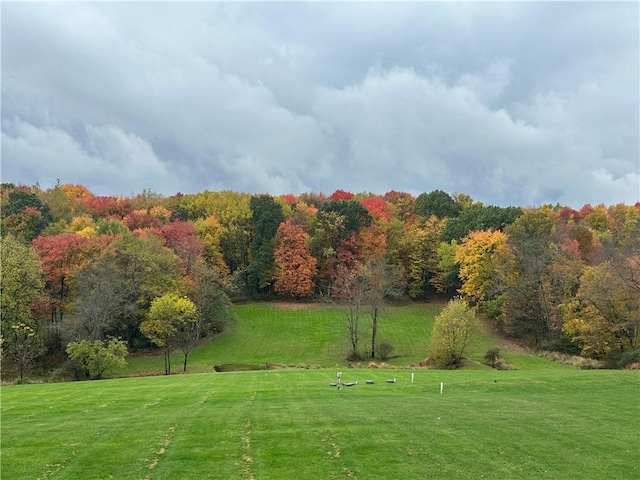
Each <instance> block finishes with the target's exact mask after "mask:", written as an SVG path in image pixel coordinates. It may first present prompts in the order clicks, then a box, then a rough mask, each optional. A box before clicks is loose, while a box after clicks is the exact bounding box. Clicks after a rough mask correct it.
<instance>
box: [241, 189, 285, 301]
mask: <svg viewBox="0 0 640 480" xmlns="http://www.w3.org/2000/svg"><path fill="white" fill-rule="evenodd" d="M249 205H250V208H251V218H252V222H253V241H252V243H251V249H250V253H251V262H250V263H249V266H248V267H247V282H248V287H249V291H250V292H251V293H252V294H254V295H257V294H258V293H261V292H265V291H266V290H268V288H269V287H270V285H271V282H272V280H273V273H274V264H273V250H274V237H275V235H276V232H277V231H278V227H279V225H280V224H281V223H282V222H283V220H284V214H283V212H282V205H280V204H279V203H278V202H276V201H275V200H274V199H273V197H271V196H269V195H259V196H256V197H251V201H250V203H249Z"/></svg>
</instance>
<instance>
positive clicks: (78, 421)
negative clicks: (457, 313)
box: [0, 304, 640, 480]
mask: <svg viewBox="0 0 640 480" xmlns="http://www.w3.org/2000/svg"><path fill="white" fill-rule="evenodd" d="M234 308H235V312H236V314H237V316H238V320H237V322H236V323H235V324H234V325H233V327H232V328H230V329H229V330H228V331H227V332H225V333H224V334H223V335H221V336H219V337H216V338H214V339H213V340H211V341H208V342H206V343H205V344H204V345H202V346H201V347H199V348H198V349H197V350H196V351H195V352H194V353H193V355H192V360H191V361H190V364H189V372H190V374H188V375H171V376H163V375H156V376H151V377H136V378H112V379H107V380H101V381H87V382H69V383H49V384H30V385H10V386H3V387H2V390H1V400H2V403H1V413H2V418H1V427H2V431H1V439H0V442H1V443H0V452H1V471H0V478H2V479H3V480H4V479H16V480H22V479H42V480H44V479H80V480H85V479H109V478H113V479H140V480H142V479H149V480H151V479H205V478H208V479H254V480H262V479H340V478H343V479H360V480H368V479H465V478H468V479H479V478H487V479H509V480H510V479H520V478H522V479H528V480H531V479H625V480H626V479H634V478H640V372H638V371H606V370H577V369H574V368H572V367H568V366H565V365H560V364H555V363H552V362H550V361H549V360H546V359H544V358H540V357H536V356H534V355H528V354H526V353H523V352H517V351H511V350H509V349H508V348H505V349H503V352H504V355H505V358H506V359H507V360H508V361H509V362H510V363H512V364H514V365H516V366H517V367H518V368H519V370H514V371H494V370H491V369H489V368H488V367H485V366H482V365H480V364H479V363H477V364H475V365H473V366H471V367H468V368H465V369H463V370H460V371H437V370H430V369H412V368H408V365H409V364H411V363H414V362H416V361H418V360H420V359H423V358H425V357H426V355H427V351H426V349H427V346H428V337H429V334H430V331H431V324H432V321H433V317H434V316H435V314H437V312H438V309H437V308H435V307H430V306H424V305H407V306H403V307H394V308H390V309H388V310H387V311H386V312H385V317H384V319H383V320H382V321H383V322H384V323H383V324H382V326H381V328H382V331H381V334H380V339H381V340H387V341H390V342H391V343H393V344H394V345H395V346H396V353H397V354H398V355H399V356H398V357H397V358H395V359H393V360H392V361H391V362H390V363H391V364H392V365H391V368H385V369H380V368H346V365H347V363H346V362H345V361H344V352H345V351H346V342H345V339H344V337H343V335H342V334H341V333H340V329H341V327H342V324H343V320H342V317H341V316H340V312H339V311H337V310H335V309H332V308H328V307H320V306H307V307H305V308H294V307H293V306H282V305H280V306H279V305H276V304H266V305H265V304H246V305H239V306H236V307H234ZM497 344H499V342H496V340H494V339H492V338H491V337H490V336H488V335H486V334H484V335H478V336H477V338H476V339H475V341H474V345H473V346H472V349H471V350H470V355H469V356H470V358H471V359H472V360H480V359H481V358H482V356H483V355H484V352H485V351H486V349H487V348H489V347H492V346H495V345H497ZM266 362H270V363H276V364H280V365H298V364H299V365H305V366H309V367H311V368H308V369H307V368H299V369H276V370H265V371H251V372H227V373H214V372H213V369H212V365H214V364H218V363H266ZM129 363H130V365H129V367H128V370H127V371H126V372H125V374H126V375H130V376H136V375H142V374H144V373H152V374H158V373H161V372H162V371H163V363H162V357H161V356H144V357H133V358H131V359H130V360H129ZM179 364H180V361H179V357H178V356H175V357H174V370H176V371H177V370H179V366H180V365H179ZM362 365H363V367H366V365H367V362H363V364H362ZM320 367H321V368H320ZM338 370H341V371H342V372H343V380H344V381H347V382H348V381H358V384H357V385H355V386H352V387H343V388H342V389H341V390H338V389H337V388H336V387H332V386H330V383H332V382H335V381H336V372H337V371H338ZM195 372H202V373H195ZM412 373H414V375H415V381H414V383H411V374H412ZM390 378H396V379H397V382H396V383H388V382H387V381H386V380H387V379H390ZM367 380H372V381H373V382H374V383H373V384H368V383H367ZM440 382H443V383H444V391H443V393H442V394H440Z"/></svg>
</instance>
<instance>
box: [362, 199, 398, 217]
mask: <svg viewBox="0 0 640 480" xmlns="http://www.w3.org/2000/svg"><path fill="white" fill-rule="evenodd" d="M360 204H361V205H362V206H363V207H364V208H366V209H367V211H368V212H369V215H371V216H372V217H373V218H374V219H375V220H391V214H390V213H389V207H388V206H387V202H385V201H384V200H383V199H382V198H380V197H371V198H363V199H362V200H360Z"/></svg>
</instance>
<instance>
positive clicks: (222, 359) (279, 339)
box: [125, 303, 486, 375]
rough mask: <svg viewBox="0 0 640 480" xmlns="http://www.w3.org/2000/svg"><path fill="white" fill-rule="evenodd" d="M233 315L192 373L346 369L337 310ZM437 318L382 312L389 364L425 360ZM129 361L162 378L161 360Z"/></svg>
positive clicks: (404, 310) (247, 309)
mask: <svg viewBox="0 0 640 480" xmlns="http://www.w3.org/2000/svg"><path fill="white" fill-rule="evenodd" d="M233 311H234V314H235V315H236V317H237V321H235V322H233V323H232V325H230V326H229V328H228V329H227V330H226V331H225V332H224V333H222V334H221V335H218V336H216V337H214V338H213V339H211V340H209V341H207V342H205V343H204V344H203V345H202V346H200V347H198V348H197V349H196V350H195V351H194V352H193V353H192V354H191V356H190V357H189V365H188V371H189V372H191V373H206V372H211V371H212V368H213V365H215V364H221V363H265V364H266V363H275V364H280V365H302V364H304V365H310V366H326V367H333V366H339V365H346V363H347V362H345V360H344V358H345V356H346V354H347V352H348V343H347V330H346V322H345V317H344V313H343V312H342V311H341V310H340V309H339V308H336V307H330V306H326V305H318V304H301V305H295V304H281V303H247V304H242V305H236V306H234V309H233ZM439 312H440V307H439V306H434V305H430V304H409V305H404V306H400V307H388V308H386V309H384V311H383V313H382V317H381V319H380V327H379V333H378V339H379V340H380V341H388V342H391V343H392V344H393V345H394V347H395V352H394V355H397V357H395V358H393V359H390V360H389V361H388V362H387V363H389V364H390V365H396V366H401V365H409V364H411V363H415V362H418V361H420V360H422V359H424V358H425V357H426V356H427V349H428V346H429V338H430V335H431V326H432V324H433V318H434V317H435V316H436V315H437V314H438V313H439ZM362 322H363V323H362V325H363V337H362V340H363V341H362V346H363V347H366V346H367V345H368V344H369V343H370V329H368V328H367V326H368V325H369V323H368V322H370V320H369V318H368V317H363V319H362ZM478 351H480V350H478ZM485 351H486V349H485ZM482 355H484V351H482ZM482 355H480V357H479V358H482ZM127 361H128V364H129V365H128V368H127V370H126V372H125V374H130V375H139V374H145V373H146V374H159V373H163V372H164V363H163V359H162V357H161V356H155V355H154V356H136V357H130V358H129V359H128V360H127ZM171 362H172V370H173V371H179V370H181V367H182V356H181V354H180V353H179V352H174V355H173V356H172V359H171ZM364 363H365V364H366V362H364Z"/></svg>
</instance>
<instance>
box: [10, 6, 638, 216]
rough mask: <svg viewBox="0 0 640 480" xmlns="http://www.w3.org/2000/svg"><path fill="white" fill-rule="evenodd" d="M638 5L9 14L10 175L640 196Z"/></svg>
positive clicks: (591, 197) (526, 197)
mask: <svg viewBox="0 0 640 480" xmlns="http://www.w3.org/2000/svg"><path fill="white" fill-rule="evenodd" d="M637 18H638V5H637V4H634V3H615V4H605V3H595V4H591V3H578V2H575V3H566V4H553V3H496V4H482V5H476V4H472V3H462V4H449V3H401V2H398V3H393V2H390V3H306V2H305V3H226V2H220V3H197V2H196V3H186V4H181V3H162V4H156V3H153V4H146V3H134V4H128V3H127V4H120V3H115V4H108V3H71V4H69V3H47V4H32V3H9V4H5V5H3V15H2V63H3V65H2V178H3V181H13V182H23V183H34V182H39V183H40V184H41V185H42V186H48V185H51V184H53V183H54V182H55V181H56V179H58V178H59V179H60V180H61V181H63V182H74V183H83V184H85V185H87V186H88V187H89V188H90V189H91V190H92V191H94V192H95V193H120V194H125V195H128V194H131V193H132V192H139V191H141V190H142V189H144V188H150V189H152V190H154V191H158V192H161V193H165V194H173V193H175V192H177V191H182V192H196V191H200V190H203V189H205V188H207V189H216V190H218V189H234V190H240V191H248V192H269V193H274V194H279V193H288V192H291V193H300V192H303V191H311V190H313V191H319V190H321V191H324V192H327V193H330V192H332V191H333V190H335V189H336V188H342V189H347V190H352V191H365V190H366V191H375V192H379V193H384V192H385V191H388V190H392V189H394V190H404V191H409V192H411V193H414V194H418V193H420V192H423V191H431V190H433V189H437V188H440V189H444V190H446V191H449V192H464V193H469V194H470V195H472V196H473V197H474V198H476V199H479V200H482V201H484V202H487V203H497V204H503V205H506V204H512V205H528V204H540V203H544V202H554V203H555V202H560V203H564V204H569V205H573V206H580V205H582V204H584V203H587V202H589V203H600V202H604V203H616V202H627V203H633V202H635V201H638V200H639V199H640V174H639V170H640V164H639V156H640V155H639V148H638V144H639V138H638V130H639V128H640V126H639V122H638V119H639V116H640V115H639V106H638V105H639V99H638V90H639V88H638V87H639V78H638V72H639V66H638V55H639V50H638V36H639V32H638V22H637Z"/></svg>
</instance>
